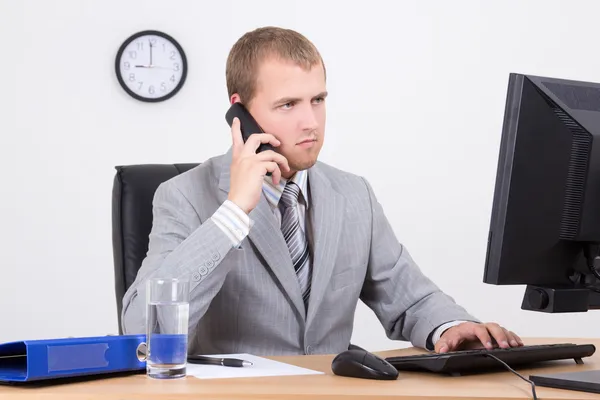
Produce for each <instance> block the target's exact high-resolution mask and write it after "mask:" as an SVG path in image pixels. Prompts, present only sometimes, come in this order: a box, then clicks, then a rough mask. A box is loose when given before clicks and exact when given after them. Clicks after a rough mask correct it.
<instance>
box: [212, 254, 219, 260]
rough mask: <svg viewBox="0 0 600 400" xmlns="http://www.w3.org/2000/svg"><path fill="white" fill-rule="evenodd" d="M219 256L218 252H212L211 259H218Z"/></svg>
mask: <svg viewBox="0 0 600 400" xmlns="http://www.w3.org/2000/svg"><path fill="white" fill-rule="evenodd" d="M220 257H221V256H220V255H219V253H212V256H211V258H212V260H213V261H218V260H219V258H220Z"/></svg>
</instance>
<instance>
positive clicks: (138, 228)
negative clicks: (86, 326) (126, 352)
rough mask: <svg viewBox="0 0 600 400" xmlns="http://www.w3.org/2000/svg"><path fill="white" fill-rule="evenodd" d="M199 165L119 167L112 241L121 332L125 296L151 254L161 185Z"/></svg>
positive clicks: (115, 179) (113, 207)
mask: <svg viewBox="0 0 600 400" xmlns="http://www.w3.org/2000/svg"><path fill="white" fill-rule="evenodd" d="M197 165H198V164H145V165H124V166H117V167H115V168H116V170H117V173H116V174H115V178H114V183H113V193H112V241H113V258H114V269H115V271H114V273H115V296H116V300H117V318H118V321H119V333H120V334H122V333H123V332H122V328H121V310H122V308H123V296H124V295H125V292H126V291H127V289H128V288H129V286H131V284H132V283H133V281H134V280H135V278H136V276H137V273H138V270H139V269H140V267H141V265H142V261H143V260H144V258H145V257H146V253H147V252H148V240H149V239H148V237H149V235H150V230H151V229H152V200H153V198H154V192H155V191H156V189H157V188H158V186H159V185H160V184H161V183H163V182H165V181H167V180H169V179H171V178H173V177H174V176H177V175H179V174H181V173H182V172H185V171H187V170H190V169H192V168H194V167H196V166H197Z"/></svg>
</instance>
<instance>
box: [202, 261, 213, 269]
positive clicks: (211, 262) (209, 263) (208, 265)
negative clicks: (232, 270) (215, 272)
mask: <svg viewBox="0 0 600 400" xmlns="http://www.w3.org/2000/svg"><path fill="white" fill-rule="evenodd" d="M204 265H206V266H207V267H208V268H212V267H214V266H215V262H214V261H213V260H208V261H207V262H205V263H204Z"/></svg>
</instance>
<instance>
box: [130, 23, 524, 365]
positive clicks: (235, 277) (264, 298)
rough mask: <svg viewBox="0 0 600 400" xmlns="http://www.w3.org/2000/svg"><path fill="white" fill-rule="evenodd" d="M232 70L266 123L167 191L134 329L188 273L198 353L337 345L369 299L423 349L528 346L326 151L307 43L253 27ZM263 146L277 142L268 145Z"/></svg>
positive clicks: (319, 84) (235, 130)
mask: <svg viewBox="0 0 600 400" xmlns="http://www.w3.org/2000/svg"><path fill="white" fill-rule="evenodd" d="M226 80H227V89H228V92H229V100H230V102H231V103H235V102H241V103H242V104H244V105H245V106H246V107H247V109H248V110H249V112H250V113H251V114H252V115H253V116H254V118H255V119H256V120H257V122H258V123H259V124H260V125H261V127H262V128H263V129H264V131H265V132H266V133H262V134H253V135H252V136H251V137H250V138H249V139H248V140H247V142H246V143H244V142H243V140H242V137H241V133H240V123H239V120H237V119H236V120H234V123H233V126H232V129H231V134H232V141H233V145H232V148H231V149H230V150H229V151H228V152H227V154H225V155H221V156H218V157H214V158H211V159H209V160H208V161H206V162H204V163H202V164H201V165H199V166H198V167H196V168H194V169H192V170H190V171H188V172H186V173H183V174H181V175H179V176H177V177H175V178H173V179H171V180H169V181H167V182H165V183H163V184H162V185H161V186H160V187H159V188H158V190H157V191H156V194H155V198H154V221H153V227H152V232H151V234H150V242H149V249H148V254H147V257H146V259H145V260H144V262H143V264H142V267H141V269H140V271H139V273H138V275H137V278H136V281H135V282H134V283H133V285H132V286H131V287H130V288H129V290H128V291H127V293H126V294H125V297H124V300H123V330H124V332H125V333H143V332H144V319H145V313H146V308H145V281H146V280H147V279H148V278H151V277H162V278H165V277H166V278H168V277H177V278H184V279H189V281H190V283H191V285H190V318H189V326H190V337H189V344H190V352H195V353H204V354H207V353H240V352H248V353H253V354H263V355H281V354H315V353H338V352H341V351H343V350H345V349H347V348H348V345H349V342H350V339H351V335H352V328H353V322H354V321H353V320H354V312H355V308H356V305H357V302H358V300H359V299H360V300H362V301H363V302H365V303H366V304H367V305H368V306H369V307H370V308H371V309H372V310H373V311H374V312H375V314H376V315H377V317H378V318H379V320H380V321H381V323H382V325H383V327H384V328H385V331H386V334H387V336H388V337H390V338H391V339H397V340H409V341H411V342H412V344H413V345H415V346H419V347H423V348H427V349H430V350H435V351H439V352H446V351H450V350H457V349H459V348H461V346H462V347H464V346H466V345H469V344H479V345H481V344H483V345H484V346H486V347H492V346H495V345H498V346H500V347H505V348H506V347H509V346H520V345H522V342H521V339H520V338H519V337H518V336H517V335H515V334H514V333H512V332H509V331H507V330H506V329H504V328H502V327H500V326H499V325H497V324H495V323H488V324H483V323H480V322H479V321H477V320H476V319H475V318H474V317H472V316H471V315H469V314H468V313H467V312H466V311H465V310H464V309H463V308H462V307H460V306H458V305H457V304H455V302H454V301H453V300H452V299H451V298H450V297H449V296H447V295H446V294H444V293H442V292H441V291H440V290H439V289H438V287H436V286H435V284H434V283H433V282H431V281H430V280H429V279H428V278H427V277H425V276H424V275H423V274H422V273H421V271H420V270H419V268H418V267H417V266H416V265H415V263H414V262H413V260H412V259H411V258H410V255H409V253H408V251H407V250H406V249H405V248H404V247H403V246H402V245H401V244H400V243H399V242H398V241H397V240H396V238H395V236H394V233H393V231H392V228H391V227H390V225H389V223H388V221H387V219H386V217H385V216H384V213H383V210H382V208H381V205H380V204H379V203H378V202H377V199H376V197H375V194H374V193H373V190H372V188H371V186H370V185H369V183H368V182H367V181H366V180H365V179H364V178H362V177H359V176H356V175H352V174H350V173H346V172H342V171H340V170H338V169H335V168H334V167H331V166H329V165H326V164H324V163H322V162H319V161H317V156H318V155H319V151H320V150H321V147H322V146H323V140H324V133H325V132H324V130H325V98H326V97H327V91H326V84H325V83H326V73H325V65H324V63H323V60H322V58H321V56H320V54H319V52H318V51H317V49H316V48H315V47H314V45H313V44H312V43H311V42H310V41H309V40H307V39H306V38H305V37H304V36H302V35H301V34H299V33H297V32H294V31H292V30H286V29H280V28H275V27H267V28H261V29H256V30H254V31H252V32H248V33H247V34H245V35H244V36H243V37H241V38H240V39H239V40H238V42H237V43H236V44H235V45H234V46H233V48H232V49H231V52H230V54H229V57H228V60H227V66H226ZM261 143H269V144H271V145H272V146H273V147H274V148H275V149H276V151H270V150H269V151H263V152H260V153H258V154H257V153H256V150H257V148H258V147H259V145H260V144H261ZM268 172H270V173H272V176H268V174H267V173H268ZM494 341H495V342H496V343H494Z"/></svg>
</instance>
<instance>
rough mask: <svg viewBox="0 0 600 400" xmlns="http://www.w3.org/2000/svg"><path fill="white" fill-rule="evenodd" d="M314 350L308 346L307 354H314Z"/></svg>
mask: <svg viewBox="0 0 600 400" xmlns="http://www.w3.org/2000/svg"><path fill="white" fill-rule="evenodd" d="M312 353H313V348H312V347H311V346H306V354H312Z"/></svg>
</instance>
